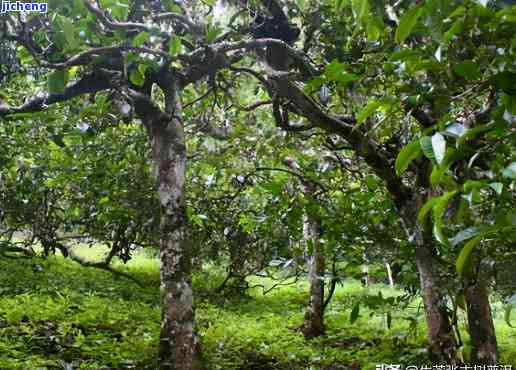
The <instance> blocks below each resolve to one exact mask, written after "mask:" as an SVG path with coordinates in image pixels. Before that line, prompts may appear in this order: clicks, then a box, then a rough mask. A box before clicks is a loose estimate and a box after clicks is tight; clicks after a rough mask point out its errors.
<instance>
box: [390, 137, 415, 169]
mask: <svg viewBox="0 0 516 370" xmlns="http://www.w3.org/2000/svg"><path fill="white" fill-rule="evenodd" d="M420 153H421V145H419V140H415V141H412V142H410V143H408V144H407V145H405V146H404V147H403V148H402V149H401V150H400V152H399V153H398V157H397V158H396V163H395V165H394V167H395V169H396V175H398V176H401V175H402V174H403V173H404V172H405V171H406V170H407V168H408V166H409V165H410V163H411V162H412V161H413V160H414V159H416V158H417V157H418V156H419V154H420Z"/></svg>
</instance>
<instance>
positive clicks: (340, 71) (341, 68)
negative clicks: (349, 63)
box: [323, 60, 359, 84]
mask: <svg viewBox="0 0 516 370" xmlns="http://www.w3.org/2000/svg"><path fill="white" fill-rule="evenodd" d="M323 76H324V78H325V79H326V81H334V82H338V83H340V84H347V83H349V82H353V81H356V80H358V79H359V76H357V75H356V74H353V73H349V72H346V69H345V65H344V64H343V63H340V62H338V61H337V60H333V61H332V62H331V63H330V64H328V65H327V66H326V67H325V68H324V73H323Z"/></svg>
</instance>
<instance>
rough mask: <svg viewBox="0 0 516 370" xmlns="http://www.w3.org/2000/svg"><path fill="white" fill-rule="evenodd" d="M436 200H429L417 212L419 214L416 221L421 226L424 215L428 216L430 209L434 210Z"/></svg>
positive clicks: (435, 198) (436, 198)
mask: <svg viewBox="0 0 516 370" xmlns="http://www.w3.org/2000/svg"><path fill="white" fill-rule="evenodd" d="M438 199H439V198H438V197H434V198H430V199H428V200H427V201H426V203H425V204H424V205H423V207H421V209H420V210H419V212H418V214H417V221H418V222H419V223H420V224H423V223H424V222H425V218H426V215H427V214H428V212H430V210H431V209H432V208H434V206H435V204H436V203H437V201H438Z"/></svg>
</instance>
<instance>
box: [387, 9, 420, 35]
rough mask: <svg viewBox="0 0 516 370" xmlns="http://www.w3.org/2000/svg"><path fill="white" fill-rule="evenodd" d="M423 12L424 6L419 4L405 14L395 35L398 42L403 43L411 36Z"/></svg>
mask: <svg viewBox="0 0 516 370" xmlns="http://www.w3.org/2000/svg"><path fill="white" fill-rule="evenodd" d="M422 13H423V8H422V7H421V6H419V5H418V6H416V7H414V8H412V9H410V10H409V11H407V12H406V13H405V14H403V16H402V17H401V19H400V24H399V26H398V28H397V29H396V35H395V36H394V39H395V40H396V42H397V43H398V44H401V43H402V42H403V41H405V39H406V38H407V37H409V35H410V34H411V33H412V29H413V28H414V26H415V25H416V23H417V21H418V20H419V17H421V14H422Z"/></svg>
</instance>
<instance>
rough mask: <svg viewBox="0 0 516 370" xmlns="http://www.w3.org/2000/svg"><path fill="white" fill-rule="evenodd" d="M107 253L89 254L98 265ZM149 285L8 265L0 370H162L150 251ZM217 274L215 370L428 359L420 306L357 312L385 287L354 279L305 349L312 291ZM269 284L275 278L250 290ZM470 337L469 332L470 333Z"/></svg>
mask: <svg viewBox="0 0 516 370" xmlns="http://www.w3.org/2000/svg"><path fill="white" fill-rule="evenodd" d="M103 251H104V250H103V249H102V248H101V247H93V248H91V249H90V248H88V247H82V248H81V251H80V253H81V254H82V255H83V256H85V257H88V258H92V259H94V258H99V255H101V254H102V253H104V252H103ZM117 268H120V269H123V270H124V271H129V272H130V273H131V274H133V275H134V276H136V277H137V278H138V279H139V280H140V281H141V282H142V283H143V286H142V287H140V286H138V285H136V284H134V283H133V282H131V281H128V280H127V279H124V278H122V277H116V276H115V275H113V274H111V273H109V272H105V271H101V270H98V269H93V268H84V267H82V266H80V265H78V264H77V263H75V262H71V261H69V260H65V259H63V258H62V257H51V258H49V259H47V260H43V259H32V260H28V259H16V260H15V259H0V282H1V283H0V369H60V368H63V367H64V365H65V363H68V364H70V363H71V364H73V365H74V366H75V367H76V368H81V369H103V368H104V369H108V368H110V369H124V368H133V369H134V368H137V369H154V368H156V353H157V345H158V338H159V319H160V307H159V272H158V262H157V261H156V260H155V259H153V258H150V257H148V256H146V255H145V254H143V253H139V254H136V255H135V257H134V259H133V260H132V261H131V262H129V263H128V264H127V265H121V264H117ZM217 270H220V269H217V268H213V267H212V268H207V269H206V270H205V271H204V272H201V273H198V274H196V275H195V277H194V287H195V290H196V293H197V303H196V305H197V311H196V312H197V313H196V315H197V321H198V329H199V335H200V338H201V341H202V346H203V352H204V357H205V361H206V363H207V367H208V369H213V370H217V369H220V370H222V369H224V370H226V369H255V370H258V369H264V370H265V369H325V368H328V367H329V366H330V365H332V364H343V365H348V366H351V367H355V368H356V367H358V366H360V367H361V368H363V369H374V368H375V365H376V364H378V363H388V364H390V363H392V364H423V363H424V362H427V360H426V355H425V350H424V347H425V345H424V342H425V331H424V330H425V329H424V317H423V314H422V312H421V310H418V306H419V300H414V301H413V302H411V304H410V305H409V306H408V307H407V308H405V309H404V310H401V309H397V310H394V311H393V312H392V325H391V328H390V329H389V328H388V327H387V312H388V311H390V308H389V307H388V306H380V307H379V308H377V309H376V310H369V309H367V308H366V307H363V306H362V308H361V309H360V314H359V317H358V319H357V320H356V321H355V322H354V323H353V324H351V323H350V312H351V310H352V308H353V306H354V305H355V303H356V302H358V301H360V300H362V299H363V298H364V297H365V296H367V297H375V296H377V295H378V292H379V291H381V292H382V295H383V296H384V297H389V296H397V295H399V294H400V293H399V292H397V291H395V290H391V289H389V288H388V287H386V286H384V285H374V286H372V287H370V288H363V287H362V286H361V285H360V283H358V282H357V281H354V280H349V281H346V282H345V283H344V285H343V286H339V288H338V289H337V291H336V293H335V297H334V299H333V301H332V303H331V305H330V306H329V307H328V309H327V312H326V323H327V327H328V328H327V335H326V336H325V337H324V338H320V339H316V340H312V341H310V342H306V341H305V340H304V339H303V337H302V335H301V333H300V332H299V330H298V329H299V326H300V324H301V323H302V320H303V315H304V309H305V304H306V301H307V289H308V287H307V285H306V284H305V283H296V284H294V285H290V286H284V287H281V288H279V289H277V290H273V291H271V292H270V293H268V294H266V295H263V294H261V290H260V289H258V288H255V289H252V290H251V291H250V296H248V297H240V298H227V297H224V296H222V295H217V294H214V293H213V290H214V287H216V286H217V284H218V283H220V281H221V278H222V277H221V275H220V273H217ZM256 283H260V284H263V285H265V286H270V284H271V281H267V280H266V279H257V278H255V279H252V281H251V284H256ZM493 308H494V312H495V315H496V329H497V333H498V340H499V344H500V348H501V355H502V361H501V363H503V364H511V365H513V366H516V348H514V347H515V346H514V343H516V329H512V328H510V327H509V326H507V325H506V324H505V322H504V321H503V319H502V316H503V309H502V306H501V305H500V304H498V303H496V304H494V306H493ZM464 337H465V335H464Z"/></svg>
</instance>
